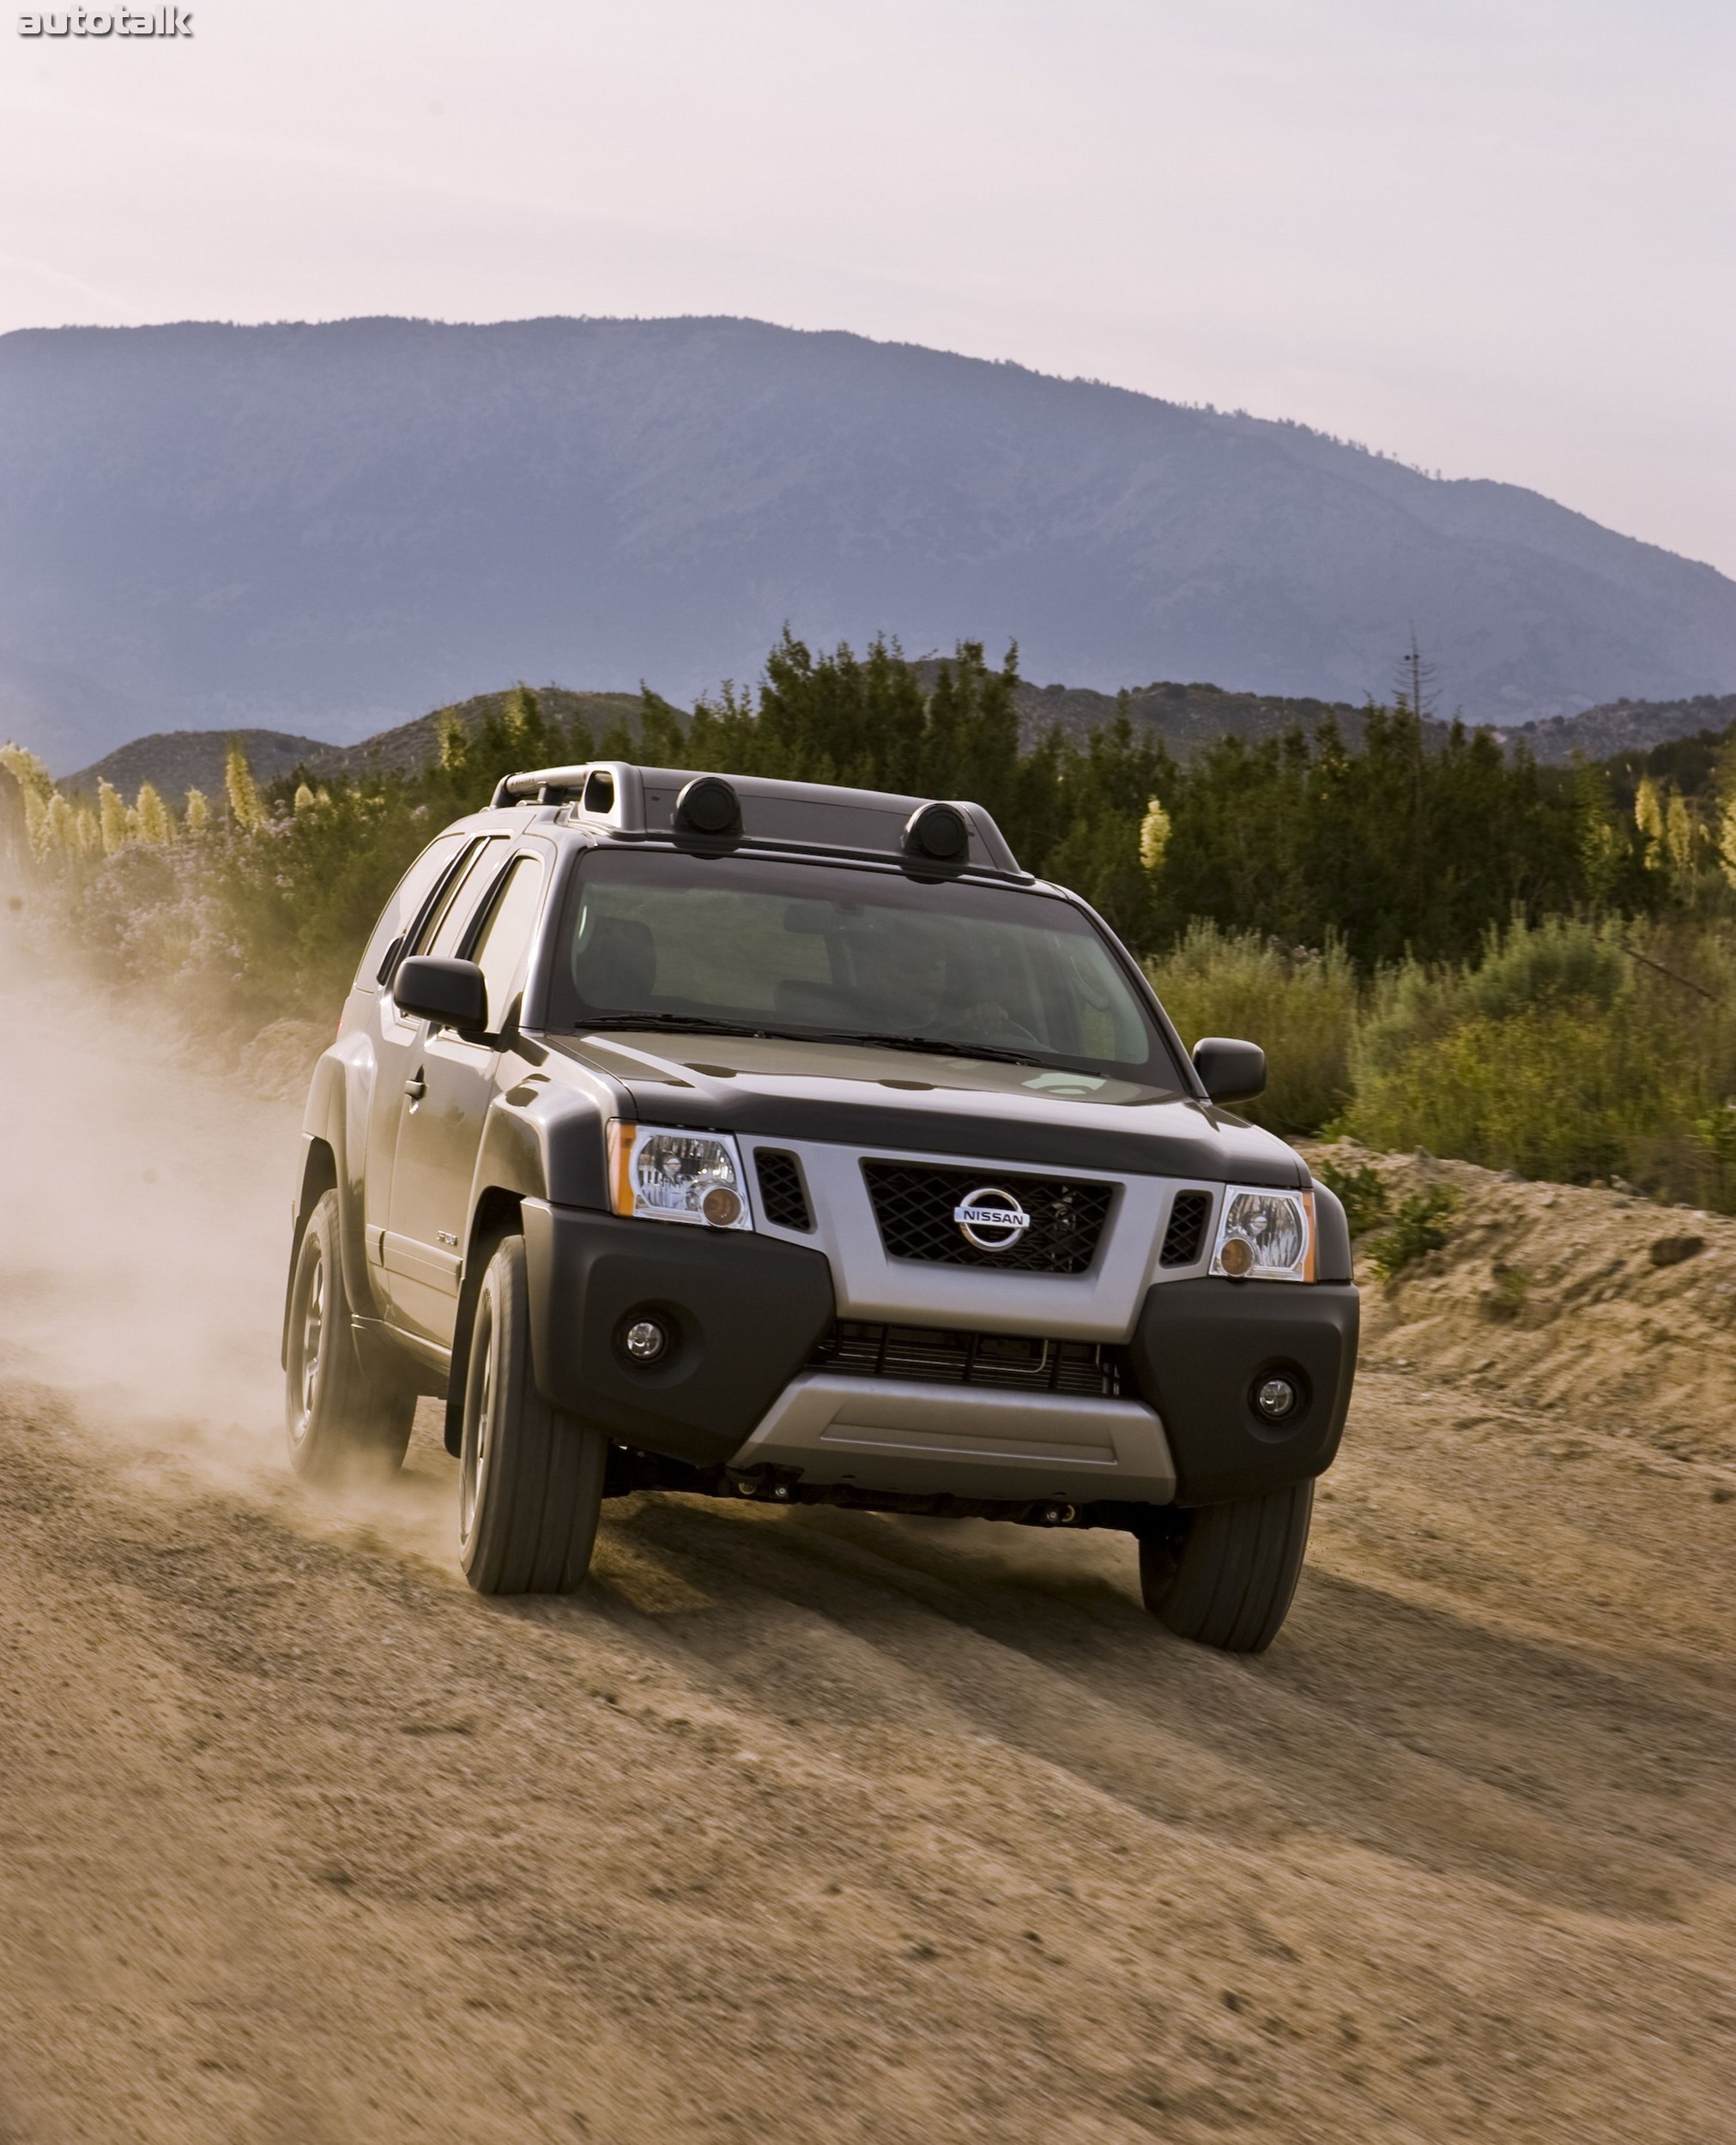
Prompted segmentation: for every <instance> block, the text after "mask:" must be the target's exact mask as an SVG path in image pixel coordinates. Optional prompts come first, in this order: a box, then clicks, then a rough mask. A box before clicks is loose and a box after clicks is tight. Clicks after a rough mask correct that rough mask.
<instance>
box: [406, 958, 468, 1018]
mask: <svg viewBox="0 0 1736 2145" xmlns="http://www.w3.org/2000/svg"><path fill="white" fill-rule="evenodd" d="M392 999H393V1001H394V1003H395V1004H396V1006H397V1009H398V1011H399V1012H401V1013H411V1014H414V1016H415V1017H416V1018H419V1019H421V1020H440V1021H444V1022H445V1024H446V1025H447V1026H448V1027H449V1028H470V1029H477V1028H486V1027H487V1024H488V985H487V981H486V980H485V978H484V976H483V974H482V971H481V969H479V968H478V967H477V965H476V964H475V962H474V961H454V960H451V959H448V958H446V957H445V956H444V955H440V954H432V953H413V954H412V955H411V956H410V958H409V959H408V961H403V962H401V963H400V964H399V965H398V972H397V974H396V976H393V978H392Z"/></svg>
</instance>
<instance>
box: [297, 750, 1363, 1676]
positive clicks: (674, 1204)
mask: <svg viewBox="0 0 1736 2145" xmlns="http://www.w3.org/2000/svg"><path fill="white" fill-rule="evenodd" d="M1264 1077H1265V1060H1264V1058H1263V1056H1262V1054H1261V1052H1260V1051H1259V1050H1258V1049H1257V1048H1255V1046H1254V1045H1253V1044H1251V1043H1247V1042H1230V1041H1225V1040H1210V1041H1207V1042H1201V1043H1200V1044H1199V1045H1198V1046H1197V1047H1196V1048H1195V1051H1194V1053H1193V1055H1192V1057H1191V1058H1189V1055H1188V1054H1187V1052H1186V1051H1185V1050H1184V1049H1183V1047H1182V1044H1181V1042H1179V1040H1178V1039H1177V1037H1176V1032H1175V1030H1174V1029H1173V1027H1172V1026H1171V1025H1170V1022H1169V1020H1168V1018H1166V1016H1165V1015H1164V1011H1163V1008H1162V1006H1160V1005H1159V1004H1158V1000H1157V999H1156V997H1155V995H1154V994H1153V993H1152V989H1151V988H1150V985H1149V984H1148V982H1146V978H1145V976H1143V974H1142V973H1141V971H1140V967H1139V965H1138V964H1137V963H1136V962H1135V961H1134V959H1132V958H1131V957H1130V956H1129V955H1128V953H1127V952H1126V951H1125V950H1124V949H1123V948H1122V946H1121V945H1120V944H1119V943H1118V942H1117V941H1116V939H1115V938H1114V936H1113V935H1112V934H1111V933H1110V931H1109V930H1108V929H1107V928H1106V927H1105V926H1104V924H1103V923H1102V921H1100V920H1099V919H1098V917H1097V916H1096V915H1094V914H1093V913H1092V910H1091V909H1088V908H1087V907H1086V904H1085V903H1083V902H1081V901H1080V900H1079V899H1078V898H1077V897H1075V896H1074V895H1072V894H1070V893H1068V892H1067V891H1066V890H1065V889H1063V888H1062V887H1058V886H1053V885H1044V884H1043V883H1041V882H1039V881H1037V880H1036V879H1032V878H1031V876H1030V875H1029V874H1028V873H1025V872H1022V871H1020V870H1019V866H1018V864H1017V862H1016V861H1015V860H1014V858H1013V855H1012V853H1011V851H1010V850H1009V849H1008V848H1007V843H1006V842H1005V841H1004V839H1003V838H1002V837H1001V833H1000V831H999V830H998V829H997V828H996V826H995V824H994V822H993V820H992V819H990V818H989V815H988V814H987V813H985V812H983V811H982V810H981V809H980V808H979V807H977V806H974V805H971V804H965V803H946V802H938V801H924V800H922V799H919V798H915V797H898V796H890V795H881V794H880V793H877V792H870V791H862V790H850V789H830V788H825V787H821V786H820V785H818V784H812V783H803V782H771V781H760V780H754V779H750V778H747V777H741V778H729V779H726V778H724V777H722V776H716V775H691V774H687V773H682V772H679V771H675V770H668V769H662V768H644V767H635V766H630V765H626V764H620V763H611V764H592V765H589V766H584V767H568V768H553V769H544V770H540V771H537V772H535V773H529V774H523V775H515V776H509V777H508V778H507V779H506V780H505V781H504V782H502V783H501V784H500V786H499V789H498V790H497V791H496V793H495V796H494V800H493V804H492V806H491V807H490V808H489V809H488V810H487V811H486V812H481V813H476V814H475V816H474V817H473V818H471V819H464V820H461V821H460V822H459V823H458V824H457V825H455V826H452V827H450V828H448V829H447V830H446V831H445V833H443V834H441V835H440V836H439V837H438V838H437V839H436V840H435V841H433V842H432V843H430V845H429V846H428V848H427V849H426V851H425V852H424V853H423V855H421V856H420V857H419V858H418V859H417V861H416V862H415V863H414V865H413V866H412V867H411V869H410V871H409V872H408V874H407V876H406V877H405V879H404V881H403V884H402V885H401V886H400V887H399V888H398V890H397V891H396V894H395V895H394V896H393V897H392V899H391V902H390V904H389V905H388V907H387V909H386V912H385V914H384V915H383V916H382V917H381V918H380V921H379V923H378V927H377V928H376V930H375V932H374V935H373V938H372V942H371V943H370V945H369V946H368V948H367V951H366V954H365V955H364V957H363V960H362V964H361V968H360V972H359V974H358V976H357V977H356V981H355V985H354V988H353V990H352V991H351V993H350V995H349V998H348V1002H347V1004H346V1006H345V1008H344V1014H343V1020H342V1026H341V1029H340V1030H339V1034H338V1039H337V1041H336V1042H335V1043H334V1044H333V1046H332V1048H330V1050H328V1051H327V1052H326V1053H325V1054H324V1057H323V1058H322V1059H321V1060H320V1062H319V1065H318V1068H317V1069H316V1072H315V1074H314V1079H313V1084H312V1091H311V1093H310V1095H309V1097H308V1103H307V1112H306V1117H305V1126H304V1132H305V1155H304V1157H303V1163H302V1168H301V1174H300V1180H299V1185H298V1187H297V1192H296V1197H295V1203H294V1236H293V1248H292V1252H291V1256H290V1278H289V1287H288V1296H287V1309H286V1317H285V1322H284V1344H283V1357H284V1367H285V1370H286V1372H287V1414H288V1439H289V1453H290V1459H291V1462H292V1464H293V1465H294V1466H295V1467H296V1468H297V1469H298V1470H299V1471H302V1472H304V1473H307V1474H310V1475H318V1474H324V1473H328V1472H330V1471H335V1470H337V1469H339V1468H341V1467H342V1466H344V1465H353V1464H354V1463H355V1462H356V1461H358V1460H366V1459H374V1460H376V1461H378V1462H384V1464H386V1465H392V1466H396V1465H397V1464H398V1462H399V1461H401V1460H402V1456H403V1453H404V1449H405V1447H406V1444H407V1442H408V1437H409V1431H410V1423H411V1417H412V1415H413V1413H414V1407H415V1404H416V1399H417V1397H418V1396H419V1395H420V1394H424V1393H428V1394H433V1395H435V1396H437V1397H439V1398H441V1399H444V1400H445V1409H446V1442H447V1446H448V1448H449V1449H450V1450H451V1452H452V1453H455V1454H456V1455H457V1458H458V1460H459V1463H460V1465H459V1477H460V1489H459V1543H460V1550H461V1554H462V1557H463V1566H464V1569H465V1571H466V1573H467V1574H468V1575H469V1580H470V1583H471V1584H472V1585H473V1586H475V1587H477V1588H478V1589H479V1590H481V1592H485V1593H523V1592H571V1591H572V1589H574V1588H576V1587H577V1586H578V1585H579V1584H580V1583H581V1581H582V1580H583V1579H584V1573H585V1568H586V1566H587V1564H588V1562H589V1561H590V1554H591V1546H592V1543H593V1541H594V1539H595V1537H596V1526H597V1519H598V1514H599V1510H600V1508H601V1505H602V1500H603V1499H604V1498H606V1497H611V1496H620V1495H627V1494H629V1493H632V1492H633V1491H638V1490H644V1489H677V1490H683V1491H687V1492H689V1493H699V1494H701V1495H714V1496H729V1497H752V1498H760V1499H765V1500H769V1501H772V1502H779V1503H786V1504H816V1503H826V1504H842V1505H849V1506H853V1507H856V1508H860V1509H867V1510H874V1511H882V1512H902V1513H912V1514H928V1515H932V1516H941V1517H945V1516H972V1517H979V1518H986V1519H1000V1520H1012V1521H1015V1522H1018V1523H1019V1524H1022V1525H1025V1526H1049V1527H1093V1526H1096V1527H1105V1526H1106V1527H1117V1528H1121V1529H1122V1530H1124V1531H1125V1532H1128V1533H1130V1534H1131V1535H1133V1536H1134V1538H1135V1540H1136V1541H1137V1543H1138V1545H1139V1556H1140V1578H1141V1582H1142V1586H1143V1591H1144V1595H1145V1599H1146V1604H1147V1605H1148V1606H1149V1607H1150V1609H1151V1610H1152V1612H1153V1613H1154V1614H1155V1615H1156V1616H1158V1617H1159V1618H1161V1619H1162V1620H1163V1622H1165V1623H1166V1624H1168V1625H1169V1626H1170V1628H1172V1629H1174V1630H1176V1631H1179V1632H1183V1633H1184V1634H1187V1635H1189V1636H1190V1637H1193V1638H1197V1639H1200V1640H1204V1641H1206V1642H1207V1643H1208V1644H1211V1645H1214V1646H1219V1647H1229V1648H1232V1649H1235V1650H1238V1651H1255V1650H1258V1649H1260V1648H1261V1647H1265V1646H1267V1645H1268V1644H1269V1643H1270V1642H1271V1640H1272V1639H1273V1635H1274V1634H1275V1633H1276V1632H1277V1630H1278V1628H1279V1625H1280V1624H1281V1623H1282V1622H1283V1620H1284V1616H1285V1611H1286V1610H1287V1609H1288V1607H1289V1604H1290V1599H1291V1593H1292V1592H1293V1591H1294V1587H1295V1584H1296V1578H1297V1571H1298V1569H1299V1568H1300V1565H1301V1562H1302V1556H1303V1552H1304V1547H1305V1545H1306V1542H1307V1538H1308V1526H1309V1515H1310V1504H1311V1499H1312V1486H1313V1478H1314V1477H1316V1475H1318V1474H1319V1473H1320V1472H1321V1471H1322V1470H1323V1469H1324V1468H1325V1467H1327V1466H1328V1465H1329V1464H1330V1463H1331V1461H1332V1459H1333V1457H1334V1453H1336V1451H1337V1448H1338V1443H1339V1439H1340V1433H1341V1430H1342V1428H1343V1424H1344V1418H1345V1411H1346V1407H1347V1405H1348V1404H1349V1399H1350V1390H1351V1381H1352V1374H1353V1369H1354V1364H1355V1356H1356V1337H1357V1295H1356V1291H1355V1290H1354V1288H1353V1287H1352V1284H1351V1259H1350V1241H1349V1236H1348V1233H1347V1231H1346V1226H1345V1219H1344V1214H1343V1211H1342V1209H1341V1208H1340V1205H1339V1204H1338V1202H1337V1201H1336V1200H1335V1199H1334V1197H1333V1196H1332V1194H1331V1193H1330V1192H1329V1191H1328V1190H1327V1189H1326V1188H1325V1187H1323V1186H1316V1185H1314V1184H1313V1183H1312V1182H1311V1181H1310V1176H1309V1173H1308V1170H1307V1169H1306V1167H1305V1165H1304V1163H1303V1162H1302V1160H1301V1158H1300V1157H1298V1156H1297V1154H1296V1153H1295V1151H1293V1150H1292V1149H1291V1148H1290V1147H1287V1146H1285V1145H1284V1144H1283V1143H1282V1142H1281V1141H1280V1140H1278V1139H1274V1138H1273V1137H1272V1136H1271V1135H1270V1134H1269V1133H1265V1132H1262V1131H1260V1130H1258V1129H1256V1128H1255V1127H1253V1126H1250V1125H1249V1124H1248V1123H1246V1122H1245V1121H1243V1120H1242V1119H1240V1118H1238V1117H1236V1116H1234V1115H1231V1114H1230V1113H1229V1112H1228V1111H1227V1110H1226V1109H1225V1107H1224V1105H1225V1104H1226V1103H1232V1102H1235V1101H1237V1100H1239V1099H1244V1098H1246V1097H1250V1096H1253V1095H1255V1094H1257V1093H1258V1092H1259V1091H1260V1089H1261V1085H1262V1083H1263V1080H1264Z"/></svg>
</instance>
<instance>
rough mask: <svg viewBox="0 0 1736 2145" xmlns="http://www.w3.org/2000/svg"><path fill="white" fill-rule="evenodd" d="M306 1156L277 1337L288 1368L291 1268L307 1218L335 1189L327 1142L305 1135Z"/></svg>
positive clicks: (281, 1357) (283, 1366)
mask: <svg viewBox="0 0 1736 2145" xmlns="http://www.w3.org/2000/svg"><path fill="white" fill-rule="evenodd" d="M305 1144H306V1149H307V1151H306V1153H305V1155H304V1156H303V1157H302V1162H301V1184H300V1187H299V1190H298V1191H297V1193H296V1195H295V1218H294V1223H293V1227H292V1229H291V1231H290V1239H289V1272H288V1273H287V1275H286V1276H285V1278H284V1283H283V1330H282V1332H281V1336H280V1338H279V1341H278V1350H277V1359H278V1363H279V1366H280V1368H281V1369H285V1370H287V1369H288V1368H289V1303H290V1298H291V1297H292V1296H293V1294H294V1292H295V1265H296V1261H297V1260H299V1258H300V1256H301V1240H302V1238H303V1237H304V1236H305V1235H306V1234H307V1218H308V1216H309V1215H310V1214H312V1211H313V1210H314V1208H315V1207H316V1206H317V1205H318V1204H319V1202H320V1200H321V1199H322V1198H323V1197H324V1195H325V1193H328V1192H335V1191H336V1189H337V1157H336V1154H335V1153H334V1152H333V1151H332V1146H331V1143H330V1140H329V1139H323V1138H322V1137H321V1136H320V1135H319V1134H318V1133H311V1134H308V1135H306V1139H305Z"/></svg>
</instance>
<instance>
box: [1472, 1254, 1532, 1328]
mask: <svg viewBox="0 0 1736 2145" xmlns="http://www.w3.org/2000/svg"><path fill="white" fill-rule="evenodd" d="M1489 1279H1490V1284H1491V1285H1490V1287H1489V1288H1488V1289H1487V1290H1485V1293H1484V1296H1483V1300H1482V1303H1483V1315H1484V1317H1485V1318H1489V1319H1493V1320H1495V1321H1496V1322H1497V1325H1502V1324H1505V1323H1507V1322H1508V1321H1509V1320H1513V1319H1515V1318H1517V1317H1518V1315H1519V1314H1520V1313H1521V1311H1522V1310H1523V1309H1524V1308H1525V1292H1526V1290H1527V1288H1528V1287H1529V1286H1530V1285H1531V1276H1530V1275H1529V1274H1528V1273H1527V1272H1526V1270H1525V1268H1524V1267H1523V1266H1492V1267H1491V1269H1490V1272H1489Z"/></svg>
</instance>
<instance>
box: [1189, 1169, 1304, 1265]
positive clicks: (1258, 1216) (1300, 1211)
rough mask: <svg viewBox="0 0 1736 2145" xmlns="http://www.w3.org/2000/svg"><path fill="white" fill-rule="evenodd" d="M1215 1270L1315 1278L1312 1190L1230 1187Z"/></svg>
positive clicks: (1213, 1261)
mask: <svg viewBox="0 0 1736 2145" xmlns="http://www.w3.org/2000/svg"><path fill="white" fill-rule="evenodd" d="M1212 1271H1213V1273H1222V1274H1227V1275H1228V1276H1229V1277H1230V1278H1231V1280H1232V1281H1312V1280H1313V1278H1314V1194H1313V1193H1312V1192H1260V1191H1254V1190H1251V1189H1243V1187H1241V1186H1239V1185H1234V1184H1232V1185H1231V1186H1229V1187H1227V1189H1226V1190H1225V1194H1224V1218H1223V1219H1222V1220H1221V1221H1220V1222H1219V1224H1218V1242H1217V1243H1216V1245H1215V1246H1214V1247H1213V1252H1212Z"/></svg>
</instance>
